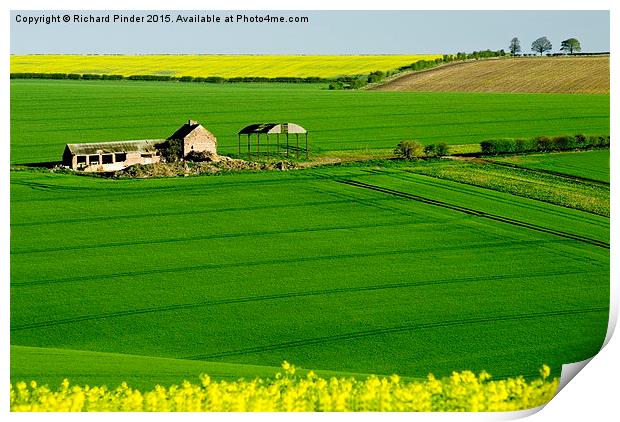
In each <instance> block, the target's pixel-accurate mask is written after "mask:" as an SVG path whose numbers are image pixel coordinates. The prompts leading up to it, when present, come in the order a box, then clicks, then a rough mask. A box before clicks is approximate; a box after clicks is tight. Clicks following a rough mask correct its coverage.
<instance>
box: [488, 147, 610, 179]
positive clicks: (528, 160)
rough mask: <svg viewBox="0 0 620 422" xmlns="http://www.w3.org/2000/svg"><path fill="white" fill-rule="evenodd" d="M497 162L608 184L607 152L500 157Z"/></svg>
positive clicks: (605, 150)
mask: <svg viewBox="0 0 620 422" xmlns="http://www.w3.org/2000/svg"><path fill="white" fill-rule="evenodd" d="M497 161H501V162H505V163H510V164H516V165H518V166H520V167H526V168H531V169H537V170H546V171H552V172H558V173H563V174H567V175H571V176H576V177H582V178H587V179H592V180H599V181H602V182H609V150H608V149H604V150H598V151H582V152H559V153H553V154H529V155H515V156H513V157H502V158H499V159H497Z"/></svg>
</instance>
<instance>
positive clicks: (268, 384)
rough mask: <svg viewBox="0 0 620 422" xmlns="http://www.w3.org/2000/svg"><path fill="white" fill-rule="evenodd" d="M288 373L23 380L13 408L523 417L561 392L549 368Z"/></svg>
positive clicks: (13, 389) (291, 368) (289, 369)
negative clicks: (139, 385)
mask: <svg viewBox="0 0 620 422" xmlns="http://www.w3.org/2000/svg"><path fill="white" fill-rule="evenodd" d="M282 367H283V369H284V372H283V373H277V374H276V375H275V377H274V378H273V379H261V378H256V379H254V380H251V381H245V380H243V379H241V380H238V381H236V382H227V381H213V380H212V379H211V378H210V377H209V376H208V375H202V376H201V377H200V378H201V384H200V385H196V384H192V383H190V382H188V381H185V382H183V383H182V384H181V385H180V386H179V385H173V386H171V387H169V388H166V387H162V386H159V385H158V386H156V387H155V388H154V389H153V390H151V391H145V392H141V391H139V390H136V389H132V388H131V387H129V386H128V385H127V383H122V384H121V386H119V387H117V388H115V389H108V388H107V387H106V386H101V387H100V386H95V387H91V386H88V385H86V386H77V385H76V386H73V385H71V384H70V383H69V381H68V380H65V381H64V382H63V383H62V385H61V386H60V388H59V389H58V390H52V389H50V388H49V387H47V386H38V385H37V383H36V382H35V381H31V382H30V384H26V383H25V382H18V383H16V384H15V387H14V386H13V384H11V391H10V394H11V398H10V408H11V411H14V412H20V411H22V412H36V411H40V412H69V411H74V412H76V411H77V412H79V411H93V412H101V411H123V412H127V411H129V412H131V411H137V412H142V411H156V412H168V411H178V412H201V411H207V412H248V411H250V412H256V411H267V412H274V411H282V412H334V411H335V412H343V411H358V412H385V411H397V412H438V411H439V412H441V411H461V412H476V411H483V412H484V411H495V412H497V411H500V412H501V411H516V410H523V409H530V408H534V407H538V406H541V405H544V404H546V403H548V402H549V401H550V400H551V399H552V398H553V396H554V395H555V392H556V391H557V388H558V379H557V378H553V379H550V378H549V374H550V369H549V367H548V366H546V365H543V367H542V368H541V369H540V378H538V379H535V380H533V381H529V382H528V381H526V380H525V379H524V378H523V377H520V376H519V377H516V378H508V379H505V380H497V381H495V380H491V376H490V375H489V374H488V373H486V372H484V371H483V372H481V373H480V374H478V375H476V374H474V373H473V372H471V371H462V372H453V373H452V375H451V376H450V377H445V378H442V379H436V378H435V377H434V376H433V375H432V374H430V375H428V377H427V378H426V379H425V380H419V381H403V380H402V379H401V378H400V377H399V376H397V375H392V376H391V377H382V378H380V377H377V376H375V375H372V376H370V377H368V378H367V379H365V380H356V379H355V378H335V377H334V378H331V379H324V378H321V377H318V376H317V375H316V374H315V373H314V372H313V371H310V372H308V373H307V374H306V375H305V376H298V375H296V369H295V367H294V366H293V365H290V364H289V363H287V362H284V363H283V365H282Z"/></svg>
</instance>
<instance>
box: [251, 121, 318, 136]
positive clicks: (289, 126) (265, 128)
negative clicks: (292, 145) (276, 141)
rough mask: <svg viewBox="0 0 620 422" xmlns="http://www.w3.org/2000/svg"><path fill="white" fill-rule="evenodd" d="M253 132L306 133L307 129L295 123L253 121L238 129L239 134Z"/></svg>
mask: <svg viewBox="0 0 620 422" xmlns="http://www.w3.org/2000/svg"><path fill="white" fill-rule="evenodd" d="M255 133H256V134H258V133H307V131H306V129H304V128H303V127H301V126H299V125H298V124H296V123H254V124H251V125H249V126H246V127H244V128H243V129H241V130H240V131H239V135H251V134H255Z"/></svg>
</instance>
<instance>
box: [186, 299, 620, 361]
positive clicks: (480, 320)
mask: <svg viewBox="0 0 620 422" xmlns="http://www.w3.org/2000/svg"><path fill="white" fill-rule="evenodd" d="M608 311H609V308H608V307H595V308H584V309H566V310H557V311H547V312H533V313H526V314H517V315H499V316H490V317H476V318H464V319H455V320H448V321H437V322H428V323H416V324H405V325H399V326H393V327H385V328H376V329H372V330H365V331H357V332H352V333H343V334H337V335H333V336H323V337H315V338H309V339H303V340H295V341H287V342H282V343H274V344H268V345H264V346H256V347H248V348H244V349H235V350H228V351H223V352H218V353H209V354H203V355H193V356H185V357H182V358H181V359H189V360H209V359H218V358H226V357H231V356H241V355H248V354H256V353H264V352H271V351H274V350H282V349H290V348H295V347H305V346H313V345H317V344H324V343H332V342H339V341H347V340H356V339H361V338H366V337H374V336H379V335H386V334H398V333H406V332H412V331H418V330H425V329H433V328H447V327H459V326H465V325H472V324H484V323H490V322H505V321H522V320H528V319H539V318H550V317H561V316H572V315H579V314H586V313H595V312H608Z"/></svg>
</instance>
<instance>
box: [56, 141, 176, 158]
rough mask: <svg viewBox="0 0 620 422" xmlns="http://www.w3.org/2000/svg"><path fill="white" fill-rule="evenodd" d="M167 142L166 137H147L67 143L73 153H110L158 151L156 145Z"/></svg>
mask: <svg viewBox="0 0 620 422" xmlns="http://www.w3.org/2000/svg"><path fill="white" fill-rule="evenodd" d="M163 142H166V141H165V140H164V139H145V140H139V141H117V142H98V143H92V144H91V143H89V144H67V148H68V149H69V151H71V153H72V154H73V155H78V154H79V155H88V154H99V153H103V154H110V153H114V152H146V153H154V152H156V151H157V149H156V148H155V145H158V144H161V143H163Z"/></svg>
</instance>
